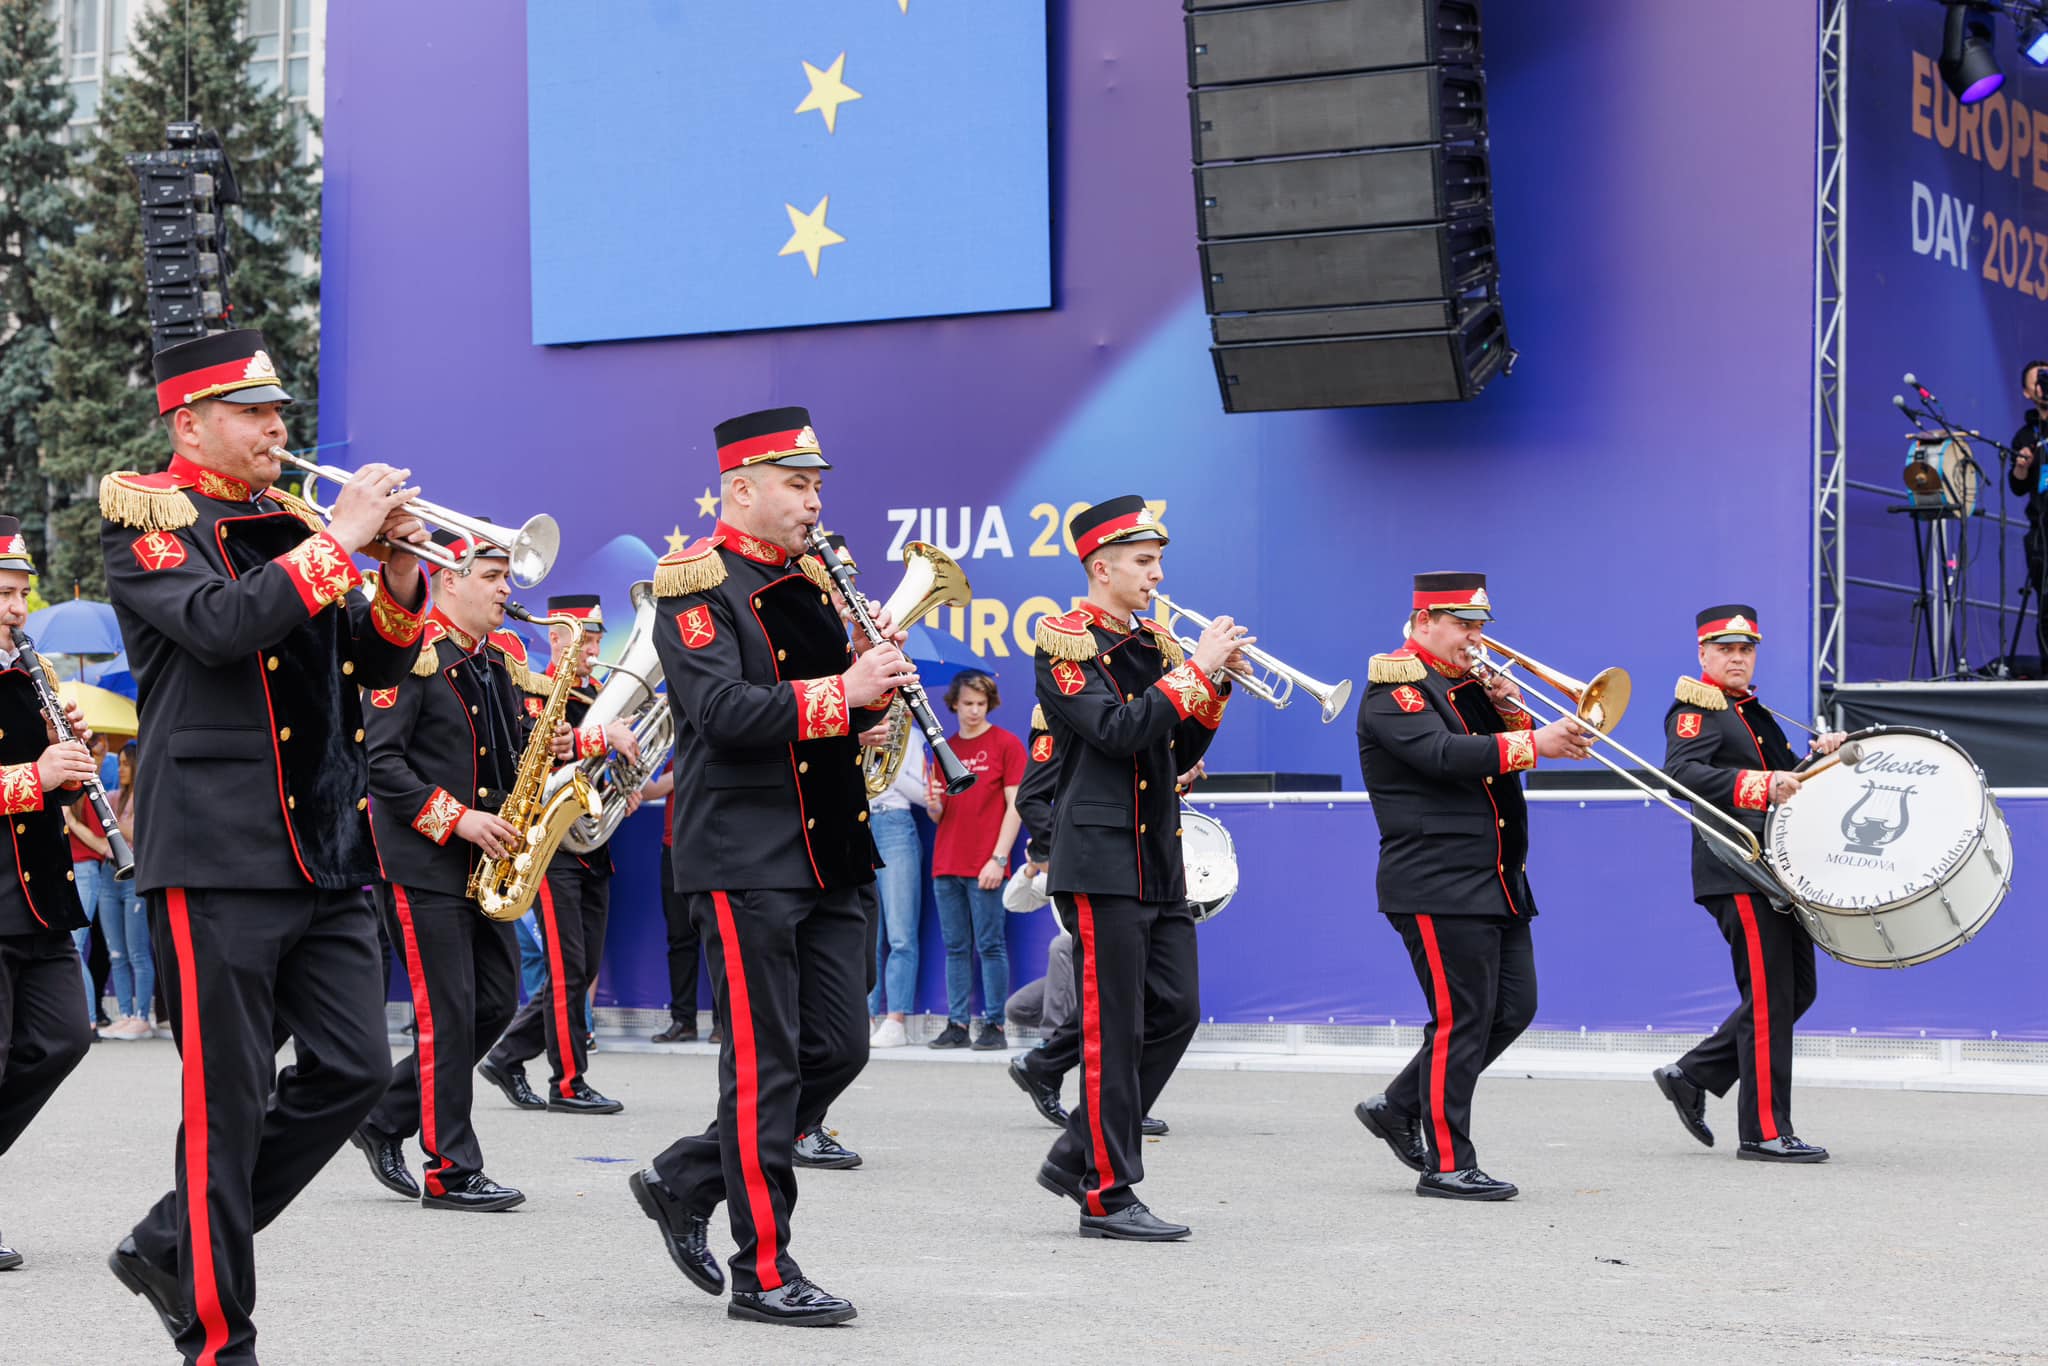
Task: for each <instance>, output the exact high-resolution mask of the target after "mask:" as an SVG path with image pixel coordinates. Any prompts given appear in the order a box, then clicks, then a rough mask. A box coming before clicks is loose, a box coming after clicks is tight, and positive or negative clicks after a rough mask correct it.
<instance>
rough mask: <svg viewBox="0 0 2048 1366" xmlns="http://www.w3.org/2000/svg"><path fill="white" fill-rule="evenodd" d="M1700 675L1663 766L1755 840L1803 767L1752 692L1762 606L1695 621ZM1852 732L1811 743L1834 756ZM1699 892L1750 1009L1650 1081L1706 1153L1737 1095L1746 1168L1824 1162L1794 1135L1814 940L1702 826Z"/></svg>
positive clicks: (1689, 686) (1679, 711)
mask: <svg viewBox="0 0 2048 1366" xmlns="http://www.w3.org/2000/svg"><path fill="white" fill-rule="evenodd" d="M1698 628H1699V646H1700V676H1699V678H1698V679H1697V680H1695V679H1691V678H1681V679H1679V680H1678V696H1677V697H1676V699H1675V700H1673V702H1672V703H1671V708H1670V710H1669V711H1667V712H1666V713H1665V714H1664V770H1665V772H1667V773H1669V774H1670V775H1671V776H1672V778H1674V779H1676V780H1677V781H1678V782H1680V783H1683V784H1684V785H1685V786H1687V787H1689V788H1691V789H1692V790H1693V791H1695V792H1697V793H1699V794H1700V795H1701V796H1702V797H1705V798H1706V799H1707V800H1708V801H1710V802H1712V803H1713V804H1714V805H1715V806H1717V807H1719V808H1720V809H1721V810H1722V811H1725V812H1727V813H1728V814H1729V815H1731V816H1733V817H1735V818H1736V819H1737V820H1739V821H1741V822H1742V823H1743V824H1744V825H1746V826H1747V827H1749V829H1750V830H1751V831H1753V832H1754V833H1755V834H1756V835H1757V836H1758V837H1759V838H1761V837H1762V835H1763V832H1764V819H1765V815H1766V813H1767V812H1768V811H1769V810H1770V808H1771V805H1772V804H1773V803H1775V802H1784V801H1788V800H1790V799H1791V797H1792V795H1793V794H1794V793H1796V792H1798V791H1799V779H1798V778H1796V777H1794V776H1793V775H1792V774H1791V773H1788V772H1786V771H1785V770H1787V769H1790V768H1792V767H1793V766H1794V764H1796V763H1797V762H1798V760H1797V759H1796V757H1795V756H1794V755H1793V753H1792V747H1791V746H1790V745H1789V744H1787V743H1786V741H1785V732H1784V731H1782V730H1780V729H1778V723H1777V720H1776V719H1775V718H1774V717H1773V716H1772V715H1771V713H1770V710H1769V709H1768V708H1766V707H1765V706H1764V705H1763V703H1761V702H1759V701H1757V697H1756V692H1755V690H1754V689H1753V688H1752V687H1751V684H1752V682H1753V681H1754V679H1755V677H1756V650H1757V642H1758V641H1759V640H1760V639H1762V637H1761V636H1760V634H1759V633H1758V628H1757V619H1756V609H1755V608H1754V607H1751V606H1749V605H1747V604H1745V603H1728V604H1725V605H1723V606H1720V607H1709V608H1707V609H1706V610H1705V611H1703V612H1701V613H1700V614H1699V618H1698ZM1847 738H1848V737H1847V736H1845V735H1843V734H1841V733H1840V732H1831V733H1829V734H1826V735H1823V736H1820V737H1819V738H1818V739H1816V740H1815V741H1814V742H1813V749H1814V752H1815V753H1817V754H1832V753H1833V752H1834V751H1835V750H1837V749H1839V748H1841V745H1842V741H1843V740H1845V739H1847ZM1692 895H1693V900H1695V901H1697V902H1699V904H1700V905H1702V906H1704V907H1706V908H1707V910H1709V911H1710V912H1712V913H1713V916H1714V919H1715V920H1716V921H1717V922H1718V923H1719V924H1720V926H1721V934H1722V936H1723V937H1724V938H1726V939H1727V941H1728V947H1729V949H1730V951H1731V955H1732V957H1733V959H1734V963H1735V985H1736V988H1737V989H1738V990H1739V991H1740V992H1741V993H1742V1002H1741V1004H1740V1005H1738V1006H1736V1007H1735V1011H1734V1013H1733V1014H1731V1015H1729V1017H1728V1018H1727V1019H1725V1020H1723V1021H1722V1022H1721V1027H1720V1028H1719V1029H1717V1030H1715V1031H1714V1032H1713V1033H1712V1034H1710V1035H1708V1036H1707V1037H1706V1038H1705V1039H1703V1040H1701V1041H1700V1043H1699V1045H1698V1046H1697V1047H1695V1048H1694V1049H1693V1050H1692V1051H1691V1052H1690V1053H1687V1054H1686V1055H1685V1056H1684V1057H1682V1058H1680V1059H1679V1060H1678V1061H1677V1062H1676V1063H1674V1064H1672V1065H1671V1066H1668V1067H1660V1068H1658V1069H1657V1070H1656V1071H1655V1072H1653V1073H1651V1076H1652V1077H1654V1078H1655V1079H1656V1082H1657V1089H1658V1090H1659V1091H1662V1092H1663V1093H1664V1097H1665V1099H1667V1100H1669V1101H1670V1102H1671V1105H1672V1108H1674V1109H1676V1110H1677V1111H1678V1119H1679V1122H1680V1123H1681V1124H1683V1125H1685V1131H1686V1132H1687V1133H1689V1134H1691V1135H1692V1136H1693V1137H1694V1138H1696V1139H1698V1140H1699V1141H1700V1142H1702V1143H1704V1144H1706V1145H1707V1146H1708V1147H1710V1148H1711V1147H1713V1146H1714V1131H1713V1130H1712V1129H1709V1128H1708V1127H1707V1096H1706V1093H1707V1092H1708V1091H1712V1092H1713V1093H1714V1094H1715V1095H1717V1096H1723V1095H1726V1094H1728V1088H1729V1087H1730V1086H1732V1085H1734V1084H1735V1083H1736V1082H1737V1081H1738V1080H1740V1082H1741V1083H1742V1084H1741V1087H1740V1089H1739V1090H1738V1091H1737V1092H1736V1114H1737V1116H1738V1118H1737V1131H1738V1132H1739V1133H1740V1134H1741V1138H1742V1143H1741V1147H1740V1148H1739V1149H1737V1151H1736V1154H1735V1155H1736V1156H1737V1157H1738V1158H1741V1159H1743V1160H1744V1161H1749V1162H1825V1161H1827V1160H1828V1150H1827V1149H1826V1148H1819V1147H1815V1146H1814V1145H1813V1144H1811V1143H1802V1142H1801V1141H1800V1140H1799V1139H1798V1138H1796V1137H1794V1136H1793V1133H1792V1026H1793V1024H1794V1023H1795V1022H1796V1021H1797V1020H1798V1019H1799V1017H1800V1016H1801V1015H1804V1014H1805V1013H1806V1009H1807V1007H1808V1006H1811V1005H1812V1004H1813V997H1814V989H1815V987H1814V971H1813V940H1812V939H1810V938H1808V937H1807V933H1806V931H1805V930H1804V929H1803V928H1801V927H1800V925H1799V923H1798V921H1796V920H1795V919H1793V917H1792V916H1790V915H1789V914H1786V913H1784V912H1781V911H1778V910H1774V909H1773V908H1772V907H1771V905H1770V904H1769V903H1768V902H1767V901H1766V900H1764V898H1763V897H1761V896H1760V895H1758V894H1757V892H1756V891H1755V890H1754V888H1752V887H1751V885H1750V884H1749V883H1748V882H1746V881H1744V880H1743V879H1742V877H1741V876H1739V875H1738V874H1737V873H1736V872H1735V871H1734V870H1733V869H1731V868H1729V867H1728V866H1727V865H1725V864H1723V863H1722V862H1721V861H1720V860H1719V859H1718V858H1716V857H1715V856H1714V854H1713V853H1712V852H1711V851H1710V850H1709V848H1708V847H1707V842H1706V839H1705V838H1704V837H1703V836H1702V835H1701V834H1700V833H1699V832H1698V831H1697V830H1695V831H1694V832H1693V837H1692Z"/></svg>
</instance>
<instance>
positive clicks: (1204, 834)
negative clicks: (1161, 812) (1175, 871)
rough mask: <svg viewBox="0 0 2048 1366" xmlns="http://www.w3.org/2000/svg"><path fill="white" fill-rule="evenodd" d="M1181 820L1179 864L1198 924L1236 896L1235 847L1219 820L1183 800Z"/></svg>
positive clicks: (1217, 911) (1219, 910) (1216, 912)
mask: <svg viewBox="0 0 2048 1366" xmlns="http://www.w3.org/2000/svg"><path fill="white" fill-rule="evenodd" d="M1180 821H1181V836H1180V854H1181V863H1182V864H1183V865H1185V867H1186V868H1187V880H1188V900H1189V901H1190V902H1192V903H1194V907H1195V923H1196V924H1198V925H1199V924H1201V923H1202V922H1203V921H1204V920H1207V919H1209V918H1210V917H1212V916H1214V915H1216V914H1218V913H1219V912H1221V911H1222V909H1223V908H1224V907H1225V906H1228V905H1229V904H1230V898H1232V897H1234V896H1236V895H1237V846H1236V845H1235V844H1234V843H1232V841H1231V838H1230V832H1229V831H1228V830H1225V829H1224V828H1223V822H1222V821H1219V820H1217V819H1216V818H1215V817H1214V816H1207V815H1204V814H1202V813H1201V812H1200V811H1197V810H1195V808H1193V807H1192V806H1189V805H1188V804H1187V803H1186V802H1182V803H1181V808H1180Z"/></svg>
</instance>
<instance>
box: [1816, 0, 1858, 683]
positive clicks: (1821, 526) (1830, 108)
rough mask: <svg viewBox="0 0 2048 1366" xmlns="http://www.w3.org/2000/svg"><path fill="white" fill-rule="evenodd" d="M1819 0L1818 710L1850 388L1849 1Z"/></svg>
mask: <svg viewBox="0 0 2048 1366" xmlns="http://www.w3.org/2000/svg"><path fill="white" fill-rule="evenodd" d="M1850 5H1851V0H1820V80H1819V92H1820V93H1819V105H1820V107H1819V111H1818V118H1817V120H1816V123H1817V127H1818V132H1819V156H1818V160H1817V165H1816V168H1815V177H1814V261H1813V581H1812V589H1813V599H1812V612H1811V620H1812V622H1813V673H1812V677H1811V680H1810V682H1811V694H1812V704H1813V714H1814V715H1815V716H1819V715H1820V706H1821V693H1822V691H1823V689H1826V688H1831V687H1833V686H1835V685H1836V684H1838V683H1841V682H1843V681H1844V679H1843V674H1844V669H1845V660H1846V657H1847V653H1848V652H1847V630H1846V627H1847V624H1848V622H1847V618H1848V607H1847V604H1846V602H1845V601H1844V590H1845V588H1846V586H1847V583H1848V578H1847V575H1848V561H1847V557H1846V555H1845V554H1844V543H1843V535H1844V531H1845V529H1846V525H1847V519H1848V482H1847V478H1846V476H1847V473H1848V458H1847V456H1848V440H1847V421H1848V408H1847V402H1848V400H1847V397H1846V395H1845V394H1844V393H1843V388H1842V379H1843V374H1844V371H1845V370H1846V360H1847V355H1848V314H1849V287H1848V279H1847V271H1848V265H1849V258H1848V232H1849V8H1850Z"/></svg>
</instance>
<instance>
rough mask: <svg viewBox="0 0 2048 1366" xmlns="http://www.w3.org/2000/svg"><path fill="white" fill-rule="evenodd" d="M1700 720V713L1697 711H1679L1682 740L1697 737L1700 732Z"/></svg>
mask: <svg viewBox="0 0 2048 1366" xmlns="http://www.w3.org/2000/svg"><path fill="white" fill-rule="evenodd" d="M1700 720H1701V717H1700V714H1699V713H1698V712H1696V711H1682V712H1680V713H1678V738H1679V739H1681V740H1692V739H1696V738H1697V737H1698V736H1699V733H1700Z"/></svg>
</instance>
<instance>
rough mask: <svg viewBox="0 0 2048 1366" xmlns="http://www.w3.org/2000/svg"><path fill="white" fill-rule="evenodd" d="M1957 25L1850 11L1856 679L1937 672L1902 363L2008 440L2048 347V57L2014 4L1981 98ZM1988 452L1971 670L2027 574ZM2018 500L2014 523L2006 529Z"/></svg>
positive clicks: (1865, 0)
mask: <svg viewBox="0 0 2048 1366" xmlns="http://www.w3.org/2000/svg"><path fill="white" fill-rule="evenodd" d="M1941 26H1942V11H1941V10H1940V9H1938V8H1936V7H1935V6H1933V5H1929V4H1925V3H1920V0H1911V2H1907V0H1896V2H1895V0H1857V2H1856V3H1855V4H1854V5H1853V6H1852V7H1851V11H1850V23H1849V44H1850V50H1849V52H1850V55H1849V67H1850V71H1851V73H1852V77H1851V80H1850V82H1849V100H1850V116H1849V127H1850V138H1849V219H1848V250H1849V268H1848V282H1849V314H1848V340H1849V355H1848V366H1847V375H1848V381H1847V384H1846V388H1845V394H1846V398H1847V403H1848V418H1847V451H1848V462H1847V469H1848V477H1849V479H1850V480H1851V481H1853V482H1852V484H1851V487H1850V488H1849V491H1848V509H1849V515H1848V522H1847V528H1846V546H1847V552H1848V571H1849V574H1850V576H1851V578H1852V579H1855V580H1861V581H1862V582H1860V583H1856V584H1852V585H1851V587H1850V589H1849V591H1848V594H1847V603H1848V607H1849V612H1850V616H1849V625H1850V629H1849V632H1848V637H1847V639H1848V661H1847V671H1846V673H1845V675H1844V677H1845V678H1847V679H1849V680H1854V681H1867V680H1871V679H1887V678H1906V677H1909V676H1917V677H1923V678H1924V677H1929V676H1930V672H1929V669H1928V652H1927V648H1926V646H1925V645H1924V644H1923V645H1922V646H1921V649H1920V655H1919V659H1918V663H1917V667H1915V666H1914V661H1913V626H1912V618H1911V607H1912V601H1913V600H1912V597H1911V596H1909V595H1907V594H1905V593H1901V592H1900V591H1898V590H1899V587H1900V586H1905V587H1913V586H1916V585H1917V584H1918V582H1919V570H1918V568H1917V566H1916V564H1915V556H1914V548H1913V534H1912V527H1911V525H1910V523H1909V520H1908V518H1906V517H1905V516H1903V515H1900V514H1897V513H1892V512H1888V511H1887V509H1888V508H1891V507H1894V506H1897V505H1899V504H1902V503H1904V502H1905V501H1906V495H1905V488H1904V485H1903V484H1902V482H1901V480H1900V467H1901V466H1902V465H1903V464H1904V463H1905V458H1906V450H1907V441H1906V434H1907V433H1908V432H1909V431H1910V430H1912V429H1911V427H1910V426H1909V424H1908V423H1907V420H1906V419H1905V417H1904V416H1903V415H1901V414H1900V413H1899V412H1898V410H1897V409H1895V408H1894V407H1893V406H1892V395H1894V394H1900V393H1903V394H1904V395H1905V396H1906V397H1907V398H1909V399H1914V401H1915V402H1916V403H1917V402H1918V399H1917V397H1916V396H1915V395H1914V394H1913V393H1912V392H1911V391H1910V390H1908V389H1907V387H1906V385H1905V384H1904V383H1903V382H1902V379H1901V377H1902V376H1903V375H1905V374H1906V373H1909V372H1910V373H1912V374H1913V376H1914V377H1915V378H1916V379H1918V380H1919V381H1920V383H1921V384H1922V385H1924V386H1926V387H1927V388H1928V389H1930V390H1932V391H1933V393H1934V394H1935V395H1936V396H1937V397H1938V398H1939V399H1940V400H1941V402H1942V405H1943V406H1944V408H1945V409H1946V410H1947V413H1948V415H1949V417H1950V419H1951V421H1952V423H1953V425H1955V426H1956V427H1959V428H1978V429H1981V430H1982V431H1983V432H1984V433H1985V434H1986V435H1987V436H1990V437H1992V438H1994V439H1995V440H1997V441H2000V442H2003V441H2006V440H2008V439H2010V438H2011V436H2012V434H2013V429H2014V428H2015V427H2017V426H2018V425H2019V419H2020V417H2021V416H2022V415H2023V414H2024V413H2025V411H2026V408H2027V404H2026V403H2025V401H2024V400H2022V399H2021V398H2020V367H2021V366H2022V365H2024V364H2026V363H2027V362H2028V361H2029V360H2038V359H2040V358H2042V357H2043V356H2048V326H2044V323H2048V72H2043V71H2042V70H2041V69H2039V68H2037V67H2034V66H2032V65H2030V64H2029V63H2027V62H2026V61H2023V60H2022V59H2021V58H2020V56H2019V54H2018V53H2017V51H2015V49H2014V44H2013V32H2012V26H2011V25H2010V24H2008V23H2007V22H2005V21H2004V20H2003V19H2000V20H1999V21H1998V23H1997V26H1996V29H1995V33H1996V38H1995V44H1996V48H1997V52H1998V61H1999V67H2000V69H2001V70H2003V71H2004V73H2005V85H2004V86H2003V87H2002V88H2001V89H2000V90H1999V91H1998V92H1997V93H1996V94H1994V95H1992V96H1991V98H1990V99H1988V100H1985V101H1983V102H1982V103H1980V104H1976V105H1972V106H1969V107H1967V108H1965V107H1963V106H1961V105H1959V104H1958V103H1957V102H1956V99H1955V97H1954V96H1953V95H1951V94H1949V92H1948V87H1946V86H1945V85H1943V84H1942V82H1941V76H1940V74H1939V73H1938V72H1937V71H1936V70H1935V59H1936V58H1938V57H1939V56H1940V55H1941ZM2035 110H2039V111H2041V112H2040V113H2039V114H2036V113H2034V112H2033V111H2035ZM2037 127H2038V128H2039V130H2040V131H2039V134H2038V136H2037V135H2036V133H2035V129H2036V128H2037ZM1978 459H1979V461H1980V462H1981V463H1982V465H1983V468H1984V470H1985V472H1986V473H1987V474H1988V475H1989V476H1990V479H1989V481H1988V482H1987V483H1986V484H1985V486H1984V489H1983V492H1982V494H1981V495H1980V497H1979V507H1980V508H1982V509H1983V510H1984V512H1985V513H1986V515H1985V516H1982V517H1977V518H1973V519H1972V520H1971V522H1970V524H1969V528H1968V531H1967V533H1966V536H1965V539H1964V540H1963V541H1962V542H1961V543H1960V545H1959V546H1958V549H1959V551H1960V552H1961V553H1960V554H1959V555H1957V556H1956V559H1957V561H1958V563H1957V565H1956V569H1957V572H1958V573H1959V574H1960V575H1961V576H1962V577H1963V578H1964V579H1965V580H1966V581H1967V584H1968V588H1969V596H1970V598H1971V599H1972V600H1974V601H1976V602H1978V603H1980V604H1983V605H1982V606H1979V607H1977V608H1974V609H1973V610H1971V611H1970V612H1968V613H1967V614H1966V616H1965V617H1964V620H1963V625H1964V637H1965V638H1964V641H1963V645H1964V649H1963V662H1964V664H1965V665H1966V666H1967V667H1970V668H1975V667H1979V666H1981V665H1984V664H1986V663H1988V662H1990V661H1991V660H1992V659H1995V658H1996V657H1997V656H1999V655H2000V654H2003V653H2004V652H2005V645H2004V644H2003V643H2002V640H2003V641H2010V639H2011V636H2012V630H2013V627H2014V625H2015V624H2016V619H2015V618H2014V617H2013V616H2012V615H2011V614H2010V613H2008V614H2007V616H2006V619H2005V621H2004V627H2005V630H2004V632H2003V636H2002V637H2001V633H2000V630H1999V625H2000V621H1999V616H1998V613H1997V612H1996V610H1995V604H1997V603H1998V602H2000V601H2001V600H2003V601H2004V602H2006V603H2007V604H2008V605H2009V606H2017V600H2018V597H2019V589H2020V584H2021V582H2022V580H2023V578H2024V576H2025V574H2026V559H2025V557H2024V555H2022V553H2021V547H2020V539H2021V534H2022V531H2023V529H2024V526H2025V512H2024V509H2023V508H2022V507H2021V505H2020V502H2019V500H2018V499H2016V498H2011V497H2010V496H2009V495H2007V494H2006V490H2005V483H2006V481H2005V475H2004V472H2003V468H2002V466H2001V465H2000V463H1999V456H1998V453H1997V452H1996V451H1994V450H1992V449H1990V448H1988V447H1981V446H1980V447H1978ZM1857 485H1862V487H1857ZM2001 511H2003V512H2004V513H2006V514H2008V515H2009V516H2010V517H2011V519H2012V523H2013V524H2012V525H2010V526H2007V527H2004V528H2001V525H2000V523H1999V521H1998V520H1997V518H1998V516H1999V515H2000V513H2001ZM1951 525H1953V524H1951ZM2001 533H2002V535H2003V540H2004V549H2005V558H2004V562H2003V565H2002V566H2001V563H2000V557H1999V549H2000V539H2001ZM2001 567H2002V569H2003V572H2004V582H2003V591H2002V592H2001V581H2000V571H2001ZM1878 584H1888V585H1891V586H1890V587H1879V586H1877V585H1878ZM2033 637H2034V633H2033V630H2032V624H2031V621H2030V622H2029V625H2028V629H2027V631H2026V633H2025V639H2024V641H2023V642H2022V647H2021V650H2020V653H2022V654H2032V653H2034V647H2033Z"/></svg>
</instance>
